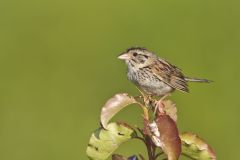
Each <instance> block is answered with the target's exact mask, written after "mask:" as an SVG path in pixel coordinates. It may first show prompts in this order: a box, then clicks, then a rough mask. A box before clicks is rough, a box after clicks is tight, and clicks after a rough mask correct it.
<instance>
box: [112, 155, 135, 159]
mask: <svg viewBox="0 0 240 160" xmlns="http://www.w3.org/2000/svg"><path fill="white" fill-rule="evenodd" d="M112 160H138V157H137V156H135V155H134V156H131V157H128V158H126V157H124V156H122V155H119V154H113V155H112Z"/></svg>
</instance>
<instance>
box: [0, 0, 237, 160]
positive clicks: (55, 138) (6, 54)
mask: <svg viewBox="0 0 240 160" xmlns="http://www.w3.org/2000/svg"><path fill="white" fill-rule="evenodd" d="M239 8H240V1H238V0H181V1H179V0H169V1H160V0H152V1H140V0H121V1H112V0H108V1H104V0H103V1H100V0H95V1H92V0H89V1H83V0H21V1H20V0H1V2H0V159H1V160H77V159H78V160H80V159H81V160H84V159H87V157H86V155H85V150H86V146H87V144H88V140H89V137H90V135H91V132H92V131H93V130H94V129H95V128H97V127H98V126H99V114H100V109H101V106H102V105H103V104H104V103H105V101H106V100H107V99H108V98H110V97H111V96H112V95H114V94H115V93H119V92H128V93H130V94H131V95H136V94H138V92H137V90H136V88H135V87H134V85H133V84H131V83H130V82H129V81H128V80H127V79H126V75H125V72H126V66H125V64H124V63H123V62H121V61H119V60H118V59H117V58H116V57H117V55H118V54H120V53H121V52H123V51H124V50H125V49H126V48H128V47H131V46H144V47H147V48H148V49H150V50H152V51H154V52H156V53H158V55H159V56H160V57H163V58H165V59H167V60H168V61H170V62H172V63H173V64H175V65H177V66H178V67H180V68H181V69H182V70H184V73H185V74H186V75H189V76H193V77H200V78H209V79H211V80H214V81H215V82H214V83H212V84H207V85H206V84H190V90H191V93H190V94H184V93H181V92H175V93H174V94H173V96H172V97H171V99H173V100H174V101H175V102H176V103H177V107H178V116H179V119H178V126H179V129H180V130H181V131H192V132H194V133H198V134H199V135H201V137H203V138H204V139H205V140H206V141H208V142H209V144H211V146H212V147H213V148H214V149H215V151H216V153H217V156H218V157H219V159H221V160H226V159H229V160H230V159H231V160H232V159H238V157H239V153H238V152H239V142H240V140H239V135H240V125H239V123H240V116H239V113H240V101H239V99H238V98H239V89H240V86H239V79H240V75H239V69H240V53H239V52H240V20H239V17H240V10H239ZM114 119H115V120H124V121H127V122H129V123H131V124H135V123H136V124H141V121H142V119H141V110H139V109H138V108H137V107H134V106H133V107H129V108H126V109H125V110H123V111H122V112H120V113H119V114H118V115H117V116H116V117H115V118H114ZM117 152H118V153H123V154H124V155H131V154H134V153H138V152H141V153H145V147H144V145H143V144H142V143H141V142H138V141H136V140H134V141H131V142H128V143H125V144H123V145H122V147H120V148H119V149H118V150H117Z"/></svg>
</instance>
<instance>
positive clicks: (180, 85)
mask: <svg viewBox="0 0 240 160" xmlns="http://www.w3.org/2000/svg"><path fill="white" fill-rule="evenodd" d="M148 67H150V68H151V70H152V71H153V73H154V75H155V76H156V77H157V78H159V79H160V80H161V81H163V82H164V83H166V84H168V85H169V86H171V87H173V88H175V89H178V90H180V91H183V92H189V90H188V85H187V82H186V80H185V79H184V75H183V74H182V72H181V70H180V69H179V68H177V67H176V66H174V65H172V64H170V63H168V62H167V61H165V60H162V59H158V60H156V61H154V63H152V64H151V65H149V66H148Z"/></svg>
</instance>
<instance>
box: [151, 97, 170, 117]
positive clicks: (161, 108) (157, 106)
mask: <svg viewBox="0 0 240 160" xmlns="http://www.w3.org/2000/svg"><path fill="white" fill-rule="evenodd" d="M168 96H170V93H168V94H166V95H164V96H163V97H161V98H160V99H159V100H158V101H156V104H155V109H154V112H153V114H154V115H155V114H156V112H157V110H158V112H159V113H160V114H165V109H164V107H165V105H164V103H163V101H164V99H165V98H167V97H168Z"/></svg>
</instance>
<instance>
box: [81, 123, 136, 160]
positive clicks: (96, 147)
mask: <svg viewBox="0 0 240 160" xmlns="http://www.w3.org/2000/svg"><path fill="white" fill-rule="evenodd" d="M136 136H137V135H136V132H135V131H134V130H133V129H132V128H131V127H129V126H128V125H127V124H125V123H110V124H108V125H107V130H105V129H103V128H99V129H97V130H96V131H95V132H94V133H93V134H92V136H91V138H90V141H89V144H88V147H87V151H86V152H87V155H88V157H89V159H91V160H105V159H107V158H108V157H109V156H110V155H111V154H112V153H113V152H114V151H115V150H116V149H117V148H118V147H119V145H120V144H122V143H124V142H126V141H128V140H130V139H131V138H134V137H136Z"/></svg>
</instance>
